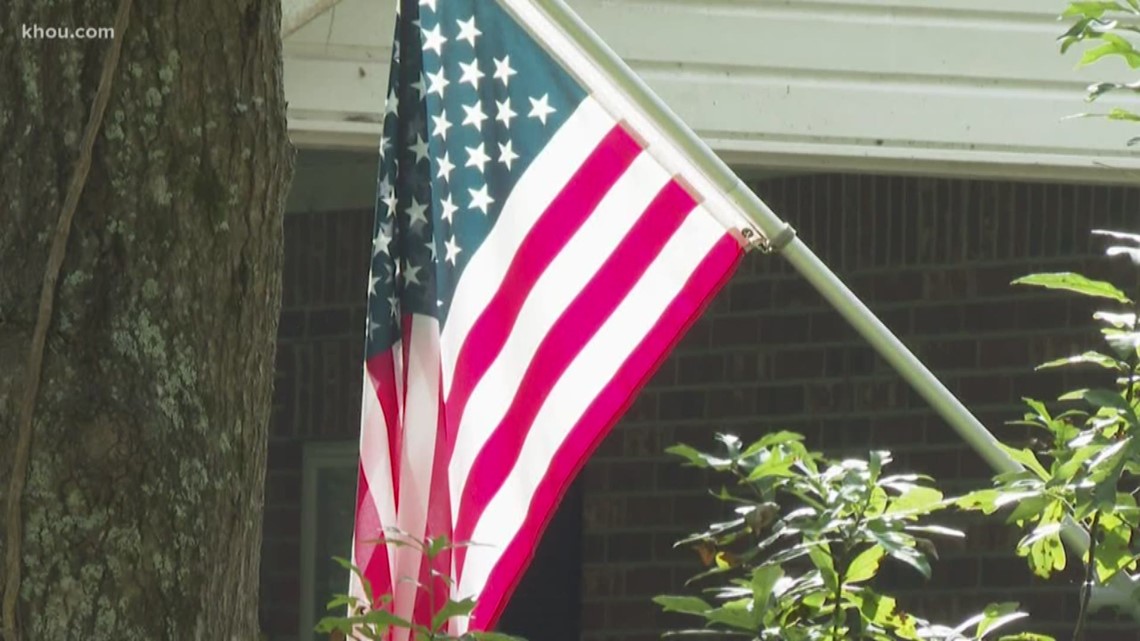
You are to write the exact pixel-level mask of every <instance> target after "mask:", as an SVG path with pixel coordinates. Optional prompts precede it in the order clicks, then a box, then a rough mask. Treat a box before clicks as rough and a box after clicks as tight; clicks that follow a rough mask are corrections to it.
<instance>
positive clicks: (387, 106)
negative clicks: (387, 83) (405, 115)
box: [384, 91, 400, 114]
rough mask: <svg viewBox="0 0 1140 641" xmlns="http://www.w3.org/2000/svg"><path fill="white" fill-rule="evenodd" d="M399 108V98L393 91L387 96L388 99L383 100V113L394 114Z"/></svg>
mask: <svg viewBox="0 0 1140 641" xmlns="http://www.w3.org/2000/svg"><path fill="white" fill-rule="evenodd" d="M399 108H400V97H399V96H397V95H396V92H394V91H393V92H392V93H390V94H388V97H387V98H386V99H385V100H384V113H390V114H394V113H396V110H397V109H399Z"/></svg>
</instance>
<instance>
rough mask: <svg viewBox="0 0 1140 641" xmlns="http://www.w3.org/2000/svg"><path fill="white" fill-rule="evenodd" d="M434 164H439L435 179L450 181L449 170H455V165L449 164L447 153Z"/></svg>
mask: <svg viewBox="0 0 1140 641" xmlns="http://www.w3.org/2000/svg"><path fill="white" fill-rule="evenodd" d="M436 162H437V163H439V171H437V172H436V174H435V177H436V178H442V179H444V180H447V181H450V180H451V170H452V169H455V165H453V164H451V159H450V158H448V152H446V151H445V152H443V157H442V158H440V159H438V160H437V161H436Z"/></svg>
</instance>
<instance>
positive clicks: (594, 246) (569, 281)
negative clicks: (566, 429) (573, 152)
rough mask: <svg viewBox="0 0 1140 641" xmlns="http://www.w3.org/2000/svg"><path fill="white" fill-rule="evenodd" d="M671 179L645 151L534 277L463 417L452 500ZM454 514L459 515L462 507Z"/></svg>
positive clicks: (459, 494)
mask: <svg viewBox="0 0 1140 641" xmlns="http://www.w3.org/2000/svg"><path fill="white" fill-rule="evenodd" d="M669 178H670V177H669V175H668V174H667V173H665V170H664V169H662V168H661V166H660V165H658V164H657V162H656V161H655V160H653V159H652V158H650V157H649V155H648V154H640V155H639V156H638V157H637V158H636V159H635V160H634V162H633V164H631V165H630V166H629V168H628V169H626V171H625V173H624V174H622V176H621V177H620V178H619V179H618V181H617V182H616V183H615V184H614V186H613V187H612V188H611V189H610V191H609V192H607V193H606V195H605V197H604V198H602V200H601V202H599V203H598V207H597V209H595V210H594V212H593V213H592V214H591V215H590V217H589V218H587V219H586V221H585V222H584V223H583V224H582V227H581V228H579V230H578V232H577V233H576V234H574V237H573V238H571V239H570V240H569V241H568V242H567V243H566V246H565V247H563V249H562V251H561V252H559V254H558V256H556V257H555V258H554V260H553V261H551V263H550V265H549V267H548V268H547V269H546V271H545V272H543V274H542V276H540V277H539V279H538V280H537V282H535V285H534V289H532V290H531V293H530V295H529V296H528V297H527V299H526V301H525V302H524V303H523V305H522V308H521V309H520V310H519V317H518V320H517V322H516V323H515V326H514V331H512V332H511V334H510V336H509V337H508V338H507V341H506V343H505V344H504V345H503V351H502V352H500V353H499V355H498V357H496V359H495V361H494V363H492V364H491V367H489V368H488V369H487V373H486V374H485V375H484V376H483V378H482V379H481V380H480V381H479V383H478V384H477V385H476V386H475V389H474V390H473V391H472V393H471V398H470V400H469V401H468V403H467V407H466V408H465V410H464V413H463V416H462V417H461V418H460V421H459V429H458V432H457V435H456V442H455V449H454V453H453V454H452V457H451V464H450V466H449V468H448V480H449V482H450V485H451V504H452V505H459V502H460V497H462V496H463V488H464V487H465V486H466V484H467V477H468V475H469V474H470V472H471V467H472V465H474V463H475V458H476V456H477V455H478V454H479V452H480V451H481V449H482V447H483V444H484V443H486V442H487V439H489V438H490V437H491V434H492V433H493V432H494V430H495V428H496V427H497V426H498V425H499V422H500V421H501V420H502V419H503V416H504V415H505V414H506V413H507V410H508V408H510V406H511V402H512V401H513V400H514V397H515V394H516V393H517V391H518V389H519V385H520V384H521V383H522V379H523V375H524V374H526V371H527V368H528V367H530V365H531V362H532V360H533V359H534V355H535V352H536V351H537V350H538V347H539V345H540V344H541V343H542V341H543V339H545V338H546V336H547V334H548V333H549V331H550V329H551V327H553V325H554V324H555V323H556V322H557V321H558V319H559V318H561V317H562V315H563V313H565V311H566V308H567V307H569V306H570V304H571V303H572V302H573V301H574V299H575V298H576V297H577V296H578V295H579V294H580V293H581V291H582V289H583V288H584V287H586V285H587V284H588V283H589V282H590V280H591V279H592V278H593V277H594V275H595V274H597V272H598V270H599V269H601V267H602V265H603V264H604V263H605V262H606V260H607V259H609V258H610V256H611V255H612V254H613V252H614V250H615V249H616V248H617V246H618V244H619V243H621V241H622V240H623V239H624V238H625V236H626V234H627V233H629V230H630V228H631V227H633V225H634V224H635V223H636V222H637V220H638V218H640V217H641V214H642V213H643V212H644V211H645V209H646V208H647V207H648V206H649V204H650V203H651V202H652V201H653V198H654V197H655V196H656V195H657V193H658V191H659V190H660V189H661V188H662V187H663V186H665V184H666V183H668V182H669ZM452 516H453V517H454V518H458V516H459V510H456V511H455V512H454V513H453V514H452Z"/></svg>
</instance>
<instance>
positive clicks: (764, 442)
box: [741, 431, 804, 457]
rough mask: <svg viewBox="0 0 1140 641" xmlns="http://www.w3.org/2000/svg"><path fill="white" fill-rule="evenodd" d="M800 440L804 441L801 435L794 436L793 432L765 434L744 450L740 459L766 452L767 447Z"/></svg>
mask: <svg viewBox="0 0 1140 641" xmlns="http://www.w3.org/2000/svg"><path fill="white" fill-rule="evenodd" d="M802 440H804V436H803V434H796V433H795V432H787V431H782V432H773V433H771V434H765V435H764V436H762V437H760V440H758V441H756V442H754V443H752V444H751V445H749V446H748V448H747V449H745V450H744V452H743V453H742V454H741V456H742V457H748V456H752V455H754V454H756V453H757V452H760V451H761V450H766V449H768V448H769V447H772V446H774V445H783V444H784V443H790V442H792V441H802Z"/></svg>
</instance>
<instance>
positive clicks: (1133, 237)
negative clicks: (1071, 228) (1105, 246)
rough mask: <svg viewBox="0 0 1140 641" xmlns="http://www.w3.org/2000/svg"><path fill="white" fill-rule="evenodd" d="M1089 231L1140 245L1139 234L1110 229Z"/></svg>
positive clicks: (1094, 234) (1095, 234)
mask: <svg viewBox="0 0 1140 641" xmlns="http://www.w3.org/2000/svg"><path fill="white" fill-rule="evenodd" d="M1090 233H1092V235H1093V236H1108V237H1109V238H1115V239H1116V240H1125V241H1128V242H1130V243H1134V244H1135V245H1137V246H1138V247H1140V234H1129V233H1127V232H1122V231H1111V230H1108V229H1094V230H1092V232H1090Z"/></svg>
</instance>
